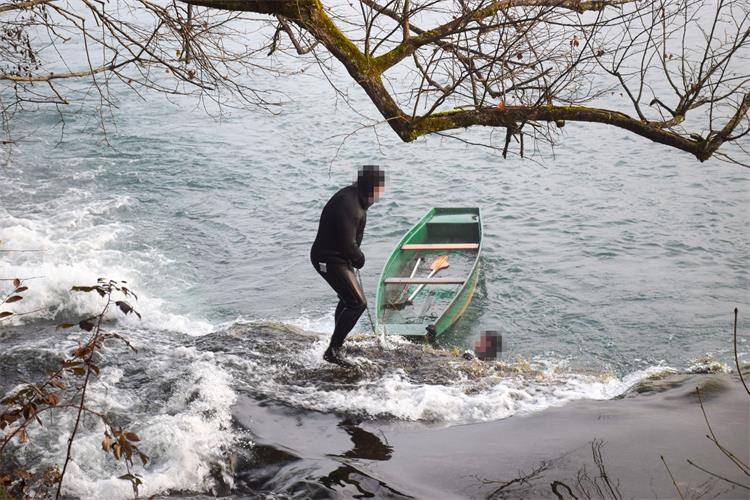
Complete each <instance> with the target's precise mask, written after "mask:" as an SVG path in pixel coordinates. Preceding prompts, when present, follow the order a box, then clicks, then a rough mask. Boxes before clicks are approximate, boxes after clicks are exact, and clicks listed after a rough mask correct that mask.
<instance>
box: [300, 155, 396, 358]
mask: <svg viewBox="0 0 750 500" xmlns="http://www.w3.org/2000/svg"><path fill="white" fill-rule="evenodd" d="M384 187H385V172H383V171H381V170H380V168H379V167H377V166H376V165H365V166H364V167H362V168H361V169H360V170H359V173H358V175H357V181H356V182H355V183H354V184H352V185H350V186H346V187H345V188H343V189H340V190H339V191H337V192H336V194H334V195H333V196H332V197H331V199H330V200H328V203H326V205H325V207H323V213H322V214H321V215H320V224H319V225H318V235H317V236H316V237H315V242H314V243H313V246H312V249H311V250H310V260H311V261H312V265H313V267H315V270H316V271H318V274H320V275H321V276H322V277H323V279H324V280H326V282H328V284H329V285H331V288H333V289H334V291H335V292H336V294H337V295H338V297H339V303H338V305H337V306H336V312H335V313H334V320H335V325H336V326H335V328H334V330H333V335H332V336H331V343H330V344H329V346H328V349H327V350H326V352H325V354H323V359H324V360H326V361H328V362H330V363H336V364H338V365H341V366H345V367H349V366H351V364H350V363H349V362H348V361H346V359H344V358H343V357H342V356H341V353H340V350H341V346H342V345H343V344H344V339H345V338H346V336H347V335H348V334H349V332H350V331H351V329H352V328H354V325H355V324H357V320H358V319H359V317H360V316H361V315H362V313H363V312H364V311H365V309H366V308H367V299H366V298H365V293H364V291H363V290H362V285H361V284H360V283H359V281H358V280H357V277H356V276H355V274H354V268H355V267H356V268H357V269H360V268H362V266H364V265H365V256H364V254H363V253H362V250H360V248H359V246H360V245H361V244H362V235H363V233H364V230H365V222H366V220H367V209H368V208H369V207H370V205H372V204H373V203H375V202H376V201H377V200H378V198H379V197H380V194H381V193H382V192H383V189H384Z"/></svg>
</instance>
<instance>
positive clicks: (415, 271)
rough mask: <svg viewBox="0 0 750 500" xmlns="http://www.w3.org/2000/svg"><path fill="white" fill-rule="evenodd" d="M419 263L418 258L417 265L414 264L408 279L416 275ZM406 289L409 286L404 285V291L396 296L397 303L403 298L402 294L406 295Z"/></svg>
mask: <svg viewBox="0 0 750 500" xmlns="http://www.w3.org/2000/svg"><path fill="white" fill-rule="evenodd" d="M421 263H422V257H420V258H418V259H417V263H416V264H414V269H412V270H411V274H410V275H409V278H413V277H414V275H415V274H417V269H418V268H419V264H421ZM408 288H409V285H405V286H404V289H403V290H401V293H400V294H398V302H401V298H402V297H403V296H404V294H405V293H406V290H408Z"/></svg>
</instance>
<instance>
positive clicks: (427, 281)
mask: <svg viewBox="0 0 750 500" xmlns="http://www.w3.org/2000/svg"><path fill="white" fill-rule="evenodd" d="M464 281H466V280H464V279H463V278H386V279H385V280H383V284H385V285H463V284H464Z"/></svg>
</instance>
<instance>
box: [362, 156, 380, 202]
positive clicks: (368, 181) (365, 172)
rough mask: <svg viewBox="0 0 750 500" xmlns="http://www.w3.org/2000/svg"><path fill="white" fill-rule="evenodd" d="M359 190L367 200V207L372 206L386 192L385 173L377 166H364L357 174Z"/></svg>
mask: <svg viewBox="0 0 750 500" xmlns="http://www.w3.org/2000/svg"><path fill="white" fill-rule="evenodd" d="M357 189H359V191H360V193H362V195H364V196H365V197H366V198H367V205H368V206H370V205H372V204H373V203H375V202H376V201H378V199H379V198H380V195H381V194H383V191H385V171H384V170H381V169H380V167H379V166H377V165H363V166H362V167H360V169H359V171H358V172H357Z"/></svg>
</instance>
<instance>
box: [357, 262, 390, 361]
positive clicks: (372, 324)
mask: <svg viewBox="0 0 750 500" xmlns="http://www.w3.org/2000/svg"><path fill="white" fill-rule="evenodd" d="M356 271H357V279H358V280H359V286H361V287H362V291H364V289H365V285H364V283H363V282H362V276H361V275H360V274H359V269H357V270H356ZM365 295H367V294H365ZM366 304H367V306H366V307H367V317H368V318H369V319H370V328H371V329H372V336H373V337H374V338H375V340H376V342H377V343H378V346H379V347H380V348H381V349H384V348H385V347H386V342H385V325H383V335H382V336H379V335H378V332H377V330H376V329H375V322H374V321H373V320H372V314H371V313H370V301H366Z"/></svg>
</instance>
